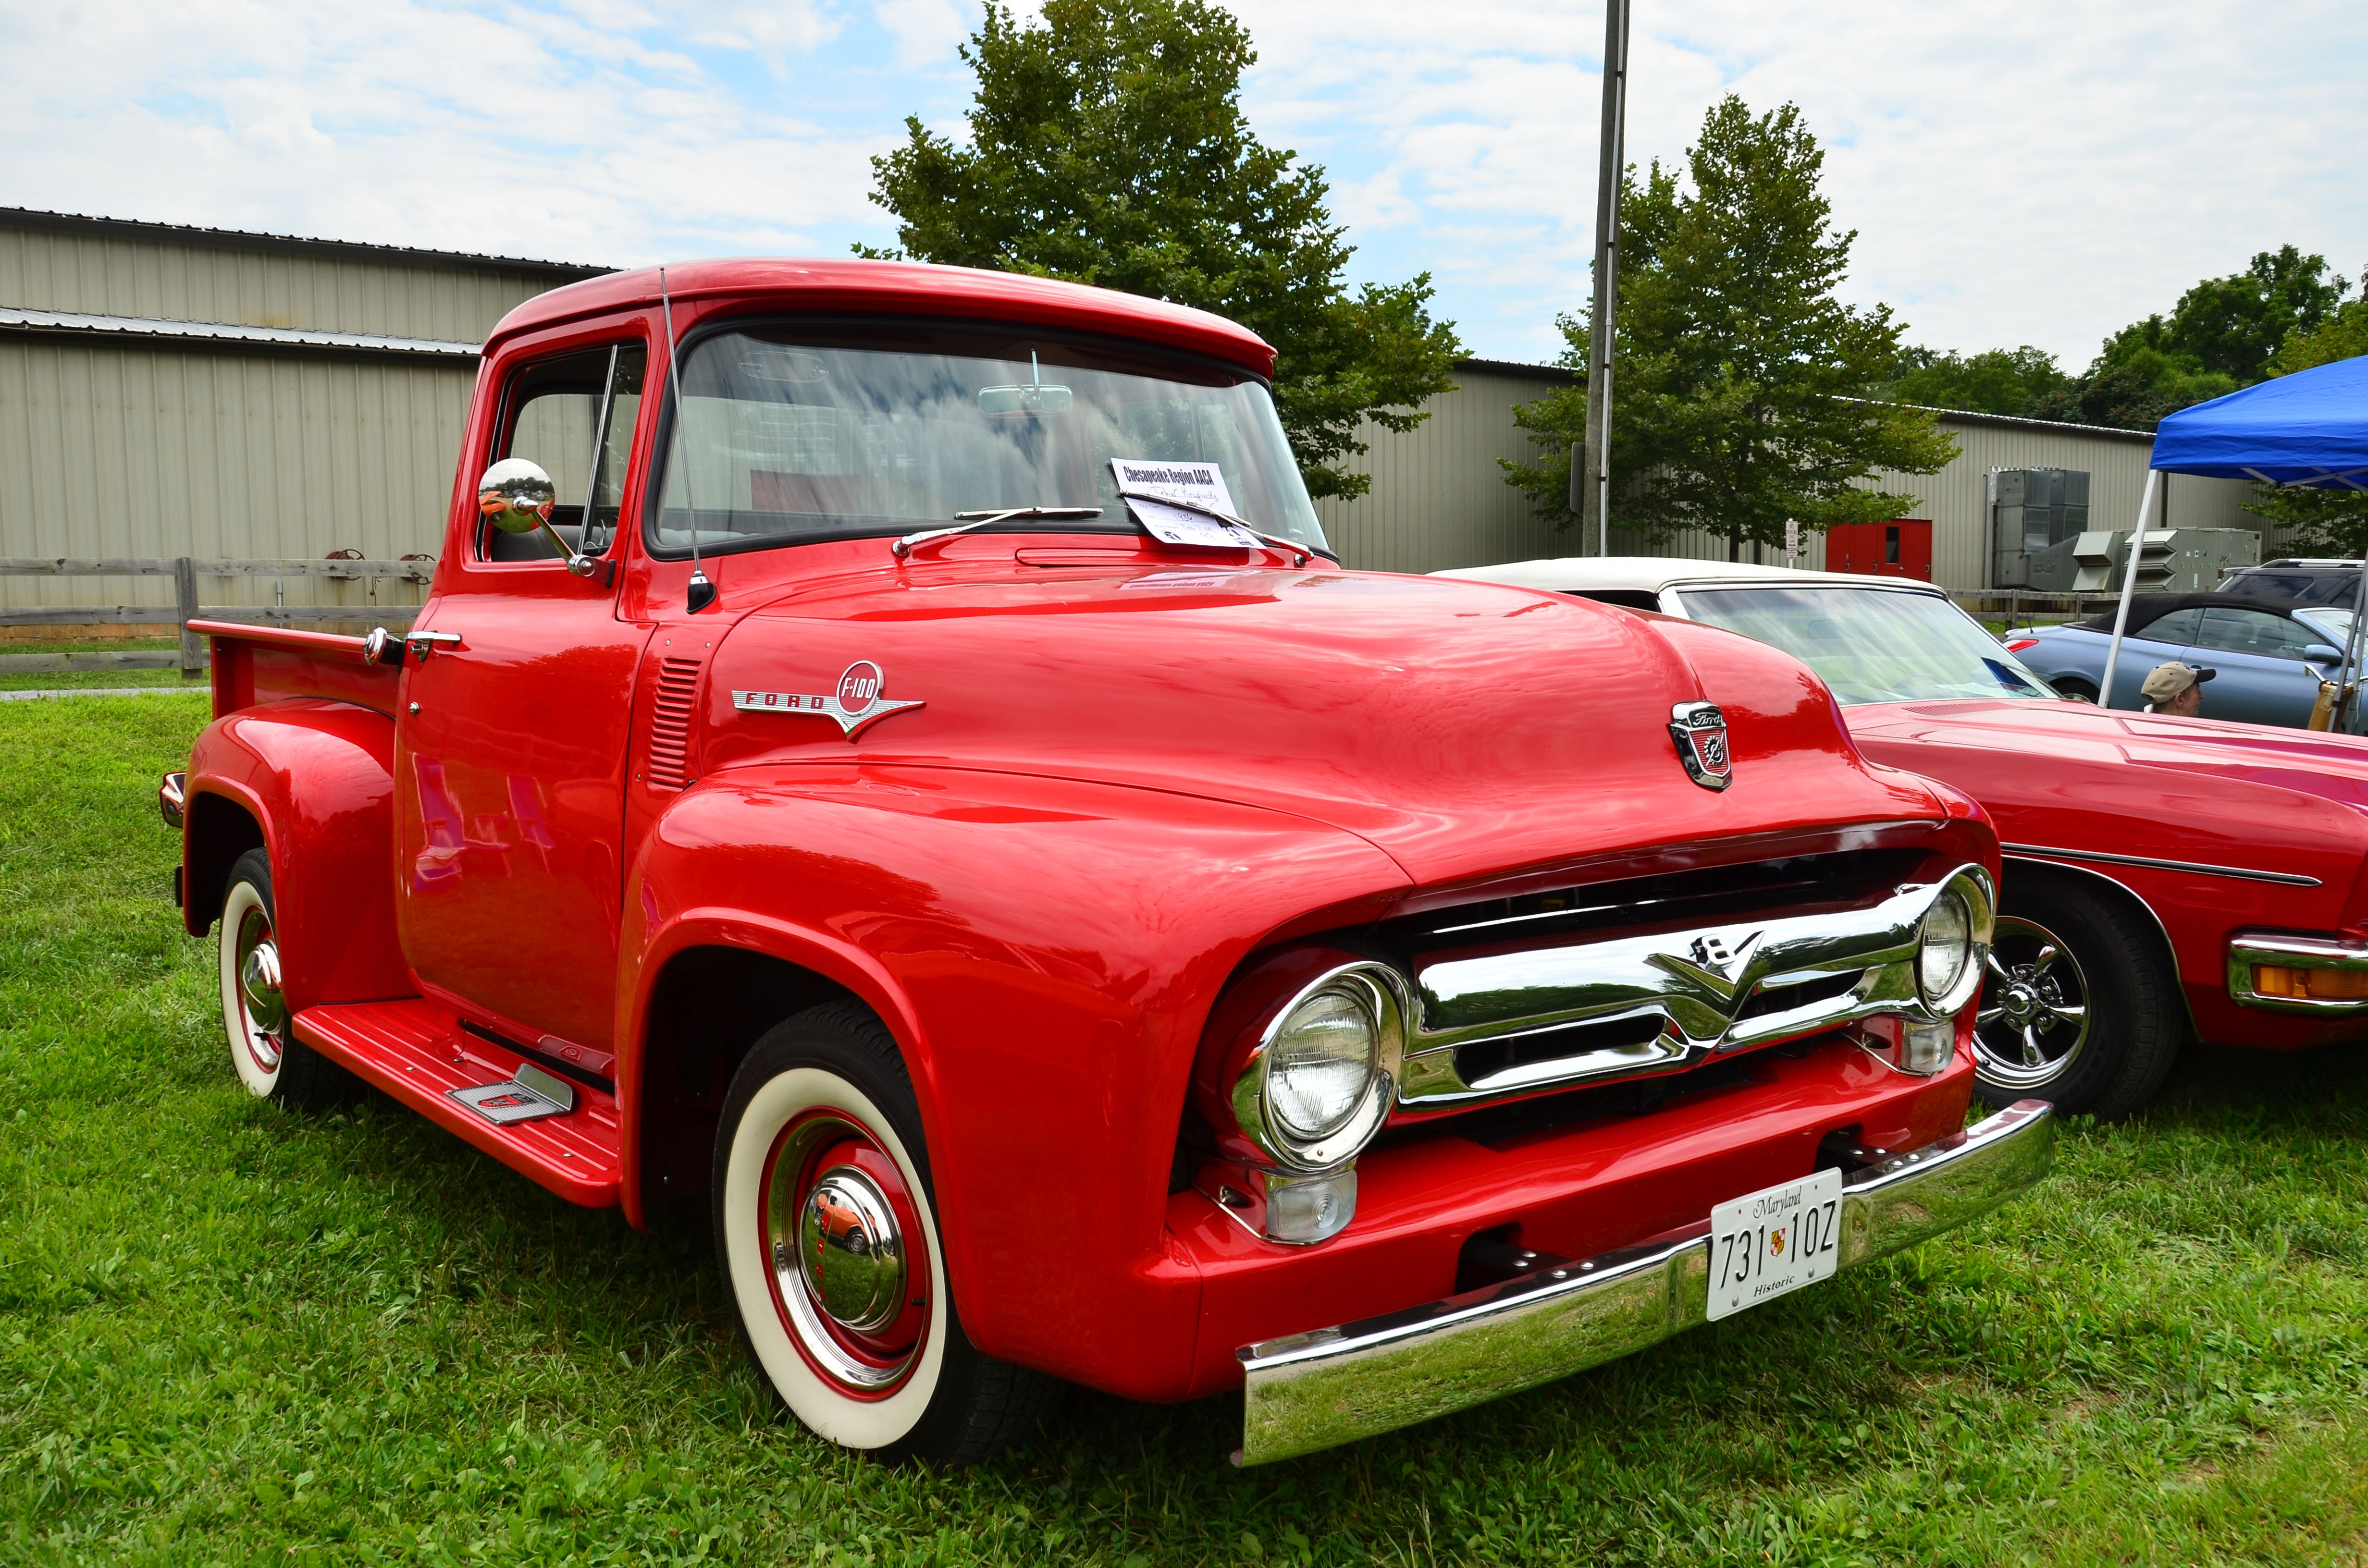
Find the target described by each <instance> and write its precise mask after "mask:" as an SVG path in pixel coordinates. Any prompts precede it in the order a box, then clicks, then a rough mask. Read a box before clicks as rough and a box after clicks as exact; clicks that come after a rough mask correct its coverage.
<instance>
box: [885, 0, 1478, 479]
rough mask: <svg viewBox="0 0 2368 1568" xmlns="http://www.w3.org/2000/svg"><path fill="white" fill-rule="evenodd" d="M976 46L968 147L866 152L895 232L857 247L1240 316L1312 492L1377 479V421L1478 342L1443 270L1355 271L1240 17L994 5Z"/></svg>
mask: <svg viewBox="0 0 2368 1568" xmlns="http://www.w3.org/2000/svg"><path fill="white" fill-rule="evenodd" d="M962 59H963V61H964V62H966V63H967V64H968V65H969V66H970V67H971V69H972V71H973V73H974V74H976V76H977V85H976V88H975V91H974V93H973V101H972V105H971V110H970V117H969V119H970V141H969V143H968V145H962V144H960V143H957V142H953V141H951V139H949V138H946V137H942V136H937V135H933V134H931V133H930V132H929V131H928V130H927V129H926V128H924V127H923V125H922V124H921V122H920V121H919V120H918V119H911V118H908V119H906V120H905V133H906V135H905V144H904V145H903V146H901V147H899V148H897V149H896V150H895V151H894V152H893V153H887V154H886V155H884V156H882V157H877V158H874V159H872V161H871V170H872V177H873V192H872V196H873V199H874V200H876V201H878V202H879V203H880V204H881V205H882V207H885V208H886V209H888V210H890V211H891V212H894V214H895V215H896V219H897V228H896V244H897V247H898V248H897V249H895V250H894V251H888V252H880V251H871V250H868V249H864V247H858V248H859V249H860V250H864V254H866V255H874V256H878V255H887V256H910V257H914V258H916V259H920V260H924V261H935V262H943V263H948V264H951V265H955V266H962V267H990V268H994V269H996V270H999V271H1005V272H1027V273H1034V274H1037V275H1039V276H1042V277H1048V278H1070V279H1074V280H1075V281H1077V282H1081V283H1094V284H1099V285H1100V286H1101V287H1103V288H1106V289H1121V290H1126V291H1128V292H1130V293H1135V294H1146V295H1150V296H1152V297H1154V298H1156V299H1162V300H1172V301H1177V302H1178V303H1179V304H1186V305H1193V306H1197V307H1199V308H1201V309H1202V310H1207V311H1214V312H1218V313H1220V314H1223V315H1226V316H1230V317H1232V318H1233V319H1234V320H1235V321H1237V322H1240V323H1241V324H1244V325H1245V326H1247V327H1249V328H1250V329H1251V330H1252V331H1254V332H1256V333H1258V335H1260V336H1262V337H1264V338H1265V339H1266V340H1267V341H1268V342H1269V343H1270V344H1272V345H1274V347H1275V355H1276V364H1275V403H1276V407H1277V409H1278V411H1279V412H1280V414H1281V417H1282V424H1283V428H1284V430H1285V431H1286V432H1287V433H1288V434H1289V436H1290V437H1291V445H1292V453H1293V455H1294V456H1295V457H1296V458H1297V460H1298V461H1299V465H1300V471H1301V472H1302V473H1303V474H1304V476H1305V477H1306V480H1307V488H1308V490H1309V491H1310V492H1311V493H1312V494H1316V495H1342V496H1353V495H1361V494H1364V492H1365V490H1366V488H1367V486H1368V484H1369V483H1370V482H1369V481H1368V480H1367V479H1366V478H1365V476H1363V475H1361V474H1354V473H1349V472H1345V471H1344V470H1343V469H1342V468H1341V467H1340V463H1341V460H1343V459H1344V458H1346V457H1349V455H1351V454H1354V453H1359V452H1362V451H1363V450H1364V449H1365V445H1364V443H1363V442H1361V441H1360V440H1358V439H1357V430H1358V426H1359V424H1360V421H1363V420H1371V421H1372V423H1373V424H1374V425H1377V426H1380V427H1382V428H1383V429H1385V430H1393V431H1398V432H1404V431H1407V430H1411V429H1413V428H1414V427H1415V426H1417V425H1418V424H1420V423H1421V422H1422V420H1423V419H1424V418H1426V417H1427V415H1423V414H1420V413H1417V412H1416V405H1417V404H1418V403H1421V402H1422V401H1423V400H1424V399H1425V398H1427V397H1429V396H1431V395H1432V394H1433V393H1436V392H1447V391H1450V390H1452V387H1453V385H1454V382H1453V381H1452V379H1451V376H1450V372H1451V370H1452V368H1453V366H1454V362H1455V360H1456V358H1457V357H1458V356H1459V355H1460V354H1461V353H1462V351H1463V350H1462V347H1461V346H1460V345H1459V344H1458V343H1457V341H1456V337H1455V329H1454V325H1453V324H1452V323H1449V322H1442V321H1434V320H1432V319H1431V316H1430V308H1429V307H1430V300H1431V292H1432V290H1431V283H1430V275H1429V274H1428V273H1424V274H1421V275H1419V276H1417V277H1416V278H1413V279H1412V280H1410V281H1408V282H1405V283H1398V284H1390V285H1376V284H1366V285H1365V286H1363V287H1362V288H1360V289H1358V290H1355V291H1354V292H1351V291H1350V290H1349V289H1348V288H1347V287H1346V286H1345V285H1344V283H1343V282H1342V280H1341V272H1342V269H1343V268H1344V267H1346V266H1347V265H1348V261H1349V256H1350V255H1351V254H1352V253H1351V248H1350V247H1349V244H1347V243H1346V241H1345V240H1344V239H1343V237H1342V236H1343V233H1344V231H1343V229H1342V227H1341V225H1339V224H1338V223H1336V222H1333V219H1332V215H1331V211H1330V209H1329V207H1328V206H1327V202H1326V198H1327V195H1328V187H1327V185H1326V180H1325V177H1324V171H1323V170H1322V169H1321V168H1319V167H1317V166H1315V165H1309V164H1303V163H1301V162H1299V161H1298V155H1297V154H1296V153H1292V152H1289V151H1286V150H1281V149H1277V148H1272V147H1269V146H1267V145H1265V144H1264V143H1263V142H1260V141H1259V140H1258V138H1257V136H1256V135H1254V134H1253V133H1252V132H1251V131H1250V128H1249V123H1248V121H1247V119H1245V118H1244V116H1243V114H1242V109H1241V76H1242V73H1243V71H1244V70H1246V69H1247V68H1248V66H1249V65H1251V64H1252V63H1253V62H1255V61H1256V60H1257V59H1258V55H1257V52H1256V51H1255V50H1253V49H1252V48H1251V45H1250V38H1249V34H1248V33H1247V31H1246V30H1245V29H1244V28H1243V27H1242V25H1241V24H1240V23H1239V22H1237V21H1235V19H1234V18H1233V17H1232V16H1230V15H1228V14H1227V13H1226V12H1225V11H1224V10H1223V9H1221V8H1219V7H1218V6H1213V5H1209V4H1205V3H1204V0H1047V3H1046V4H1045V6H1044V7H1043V12H1042V20H1041V22H1040V23H1036V24H1030V23H1026V22H1023V21H1022V20H1020V19H1019V18H1018V17H1015V15H1014V14H1013V13H1012V11H1011V10H1010V9H1008V7H1007V6H1003V5H1000V4H997V3H996V0H989V3H988V5H987V8H986V17H985V22H984V24H983V25H982V26H981V27H980V28H979V30H978V31H977V32H975V33H973V34H972V35H971V38H970V41H969V42H968V43H967V44H965V45H964V46H963V47H962Z"/></svg>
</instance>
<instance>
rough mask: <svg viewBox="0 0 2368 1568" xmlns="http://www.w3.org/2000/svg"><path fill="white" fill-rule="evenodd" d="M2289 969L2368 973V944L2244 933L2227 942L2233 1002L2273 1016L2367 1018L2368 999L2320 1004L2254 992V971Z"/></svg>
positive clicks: (2311, 998) (2264, 932)
mask: <svg viewBox="0 0 2368 1568" xmlns="http://www.w3.org/2000/svg"><path fill="white" fill-rule="evenodd" d="M2257 963H2267V964H2274V965H2278V966H2280V967H2283V968H2285V969H2333V970H2343V971H2349V972H2351V973H2355V974H2356V973H2359V972H2361V971H2368V945H2363V944H2361V943H2357V942H2346V941H2343V940H2341V939H2340V938H2339V937H2290V936H2281V935H2279V934H2278V933H2275V932H2271V931H2239V932H2237V934H2236V935H2235V936H2233V937H2229V938H2228V999H2229V1000H2230V1001H2232V1002H2235V1003H2236V1004H2237V1006H2243V1007H2259V1008H2260V1009H2261V1010H2262V1011H2264V1012H2271V1013H2317V1014H2318V1015H2320V1016H2322V1017H2324V1016H2325V1015H2327V1014H2329V1013H2332V1014H2335V1015H2337V1016H2339V1017H2340V1016H2342V1015H2345V1014H2351V1013H2368V998H2361V999H2358V1000H2340V1001H2338V1000H2329V1001H2324V1002H2322V1001H2320V1000H2318V999H2317V998H2316V997H2310V996H2264V995H2262V994H2260V992H2258V991H2256V990H2254V989H2253V966H2254V965H2255V964H2257Z"/></svg>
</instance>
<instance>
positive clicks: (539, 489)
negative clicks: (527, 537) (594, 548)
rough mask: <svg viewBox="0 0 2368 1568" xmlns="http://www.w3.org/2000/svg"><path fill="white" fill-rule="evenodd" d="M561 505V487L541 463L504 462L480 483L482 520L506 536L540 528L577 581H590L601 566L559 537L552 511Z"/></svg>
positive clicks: (516, 459) (515, 459)
mask: <svg viewBox="0 0 2368 1568" xmlns="http://www.w3.org/2000/svg"><path fill="white" fill-rule="evenodd" d="M558 501H559V486H557V485H555V484H553V483H551V475H549V474H547V473H545V472H542V466H541V464H540V463H536V462H532V461H530V460H528V459H525V458H504V459H503V460H501V461H499V462H497V463H495V465H494V466H493V467H491V468H489V469H487V470H486V471H485V477H484V478H483V479H481V480H479V481H477V513H478V515H479V516H480V517H484V519H485V521H486V522H488V523H491V524H492V525H493V526H494V527H495V528H499V529H501V530H502V532H504V533H506V534H523V533H532V532H533V531H534V530H535V529H537V528H541V530H542V537H543V538H545V539H547V540H550V541H551V547H552V549H553V550H555V551H559V555H560V559H561V560H563V561H564V562H567V569H568V570H569V571H570V572H573V573H574V574H575V575H577V576H578V577H589V576H590V575H592V574H593V573H594V572H595V571H596V570H598V567H599V564H600V563H599V562H597V561H595V560H593V559H592V558H591V557H590V556H588V555H585V554H583V553H581V552H579V551H574V550H570V549H569V548H568V547H567V541H566V540H563V539H561V538H560V537H559V530H558V529H556V528H552V526H551V509H552V506H555V505H556V504H557V503H558Z"/></svg>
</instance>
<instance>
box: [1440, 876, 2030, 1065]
mask: <svg viewBox="0 0 2368 1568" xmlns="http://www.w3.org/2000/svg"><path fill="white" fill-rule="evenodd" d="M1960 883H1963V884H1966V885H1967V891H1966V892H1965V894H1964V896H1965V897H1966V898H1967V902H1968V903H1970V904H1971V905H1972V910H1971V911H1970V913H1972V915H1974V921H1975V930H1974V940H1975V952H1974V954H1973V963H1974V966H1975V969H1978V968H1979V966H1980V964H1981V962H1982V959H1983V956H1984V954H1985V953H1986V951H1987V946H1988V942H1989V926H1990V916H1991V913H1992V911H1993V910H1994V909H1995V908H1996V895H1995V893H1994V892H1993V891H1992V889H1991V887H1990V881H1989V874H1988V873H1987V871H1985V870H1983V869H1982V868H1980V867H1979V866H1973V865H1967V866H1961V867H1959V868H1957V869H1955V870H1953V871H1952V872H1951V873H1949V875H1948V876H1946V877H1943V878H1941V879H1940V880H1939V881H1932V882H1927V883H1914V884H1910V885H1908V886H1907V887H1903V888H1901V889H1899V890H1898V891H1897V892H1895V893H1893V894H1892V895H1891V896H1890V897H1888V898H1886V899H1884V900H1883V901H1882V902H1881V903H1875V904H1873V905H1871V906H1869V907H1867V908H1864V909H1855V910H1842V911H1838V912H1833V913H1827V914H1820V915H1782V916H1776V917H1772V918H1765V919H1760V920H1755V921H1737V922H1734V923H1731V924H1724V925H1719V926H1702V927H1698V928H1693V929H1689V930H1682V931H1675V932H1665V933H1662V934H1659V935H1656V936H1646V937H1613V938H1611V939H1609V940H1605V941H1597V942H1581V943H1574V944H1569V945H1565V946H1560V947H1545V948H1531V949H1520V950H1516V951H1513V952H1504V953H1490V954H1484V955H1482V956H1479V957H1475V958H1448V959H1440V960H1430V961H1427V962H1426V961H1417V964H1416V967H1415V1003H1416V1006H1415V1020H1414V1028H1413V1029H1412V1030H1411V1031H1410V1034H1409V1037H1408V1040H1407V1042H1406V1057H1405V1062H1404V1066H1403V1071H1402V1073H1401V1074H1400V1077H1399V1083H1398V1104H1399V1105H1400V1106H1404V1107H1415V1108H1429V1107H1443V1106H1450V1105H1459V1106H1460V1105H1473V1104H1477V1103H1480V1102H1483V1101H1486V1100H1490V1099H1496V1098H1500V1097H1502V1096H1507V1095H1512V1094H1520V1093H1522V1092H1525V1091H1527V1090H1531V1089H1535V1088H1539V1087H1543V1086H1545V1085H1557V1084H1568V1083H1576V1082H1580V1081H1600V1080H1602V1079H1605V1078H1609V1077H1613V1076H1627V1075H1630V1074H1641V1073H1660V1072H1671V1071H1677V1070H1680V1069H1682V1068H1685V1067H1690V1066H1692V1065H1694V1064H1695V1063H1697V1062H1702V1061H1703V1060H1704V1059H1706V1058H1708V1057H1710V1056H1712V1055H1714V1054H1716V1053H1717V1052H1719V1051H1733V1050H1737V1049H1741V1048H1744V1047H1748V1046H1755V1045H1766V1044H1772V1043H1774V1042H1776V1041H1778V1040H1790V1039H1795V1038H1798V1037H1799V1036H1802V1035H1805V1034H1814V1033H1817V1032H1819V1031H1821V1030H1825V1029H1830V1028H1836V1027H1838V1026H1839V1025H1841V1024H1845V1023H1849V1022H1851V1021H1853V1020H1855V1019H1859V1018H1863V1017H1872V1016H1873V1015H1874V1014H1877V1013H1904V1014H1907V1015H1909V1016H1911V1017H1919V1018H1925V1019H1934V1018H1941V1017H1952V1016H1953V1015H1954V1013H1955V1011H1956V1008H1955V1007H1950V1006H1941V1005H1940V1004H1941V1003H1945V1002H1948V1001H1950V1000H1952V999H1953V1000H1954V1001H1955V1002H1956V1004H1957V1006H1963V1005H1964V1003H1965V1002H1967V1001H1970V1000H1971V999H1972V998H1971V994H1970V992H1968V993H1967V994H1965V995H1963V996H1954V997H1953V998H1952V997H1943V998H1938V999H1935V1000H1928V999H1927V998H1925V997H1924V996H1923V994H1921V991H1920V989H1919V987H1918V981H1917V955H1918V943H1919V940H1920V937H1921V931H1922V926H1923V921H1924V917H1925V915H1926V914H1927V913H1928V912H1929V911H1930V909H1931V907H1932V905H1933V904H1934V903H1936V902H1938V901H1939V899H1940V898H1941V894H1942V892H1944V891H1945V890H1947V889H1949V888H1951V887H1952V886H1954V885H1957V884H1960ZM1960 979H1961V980H1962V979H1963V975H1962V974H1961V976H1960ZM1816 982H1828V983H1835V984H1839V985H1842V986H1844V987H1845V988H1844V989H1842V990H1840V991H1839V994H1829V995H1826V996H1822V997H1814V998H1811V999H1810V1000H1807V1001H1805V1002H1798V1003H1796V1004H1795V1005H1793V1006H1789V1007H1782V1008H1778V1009H1775V1010H1772V1011H1770V1012H1765V1013H1762V1014H1759V1016H1758V1017H1741V1016H1740V1015H1742V1014H1743V1012H1744V1011H1745V1009H1746V1008H1747V1007H1748V1006H1749V1005H1750V1004H1751V1002H1752V1001H1753V999H1754V998H1755V997H1758V996H1759V995H1762V994H1765V993H1767V992H1770V991H1773V990H1779V989H1782V988H1783V987H1786V986H1793V985H1801V984H1807V983H1816ZM1958 989H1964V988H1963V986H1962V985H1960V986H1959V987H1958ZM1656 1019H1657V1020H1658V1021H1659V1024H1660V1028H1658V1029H1657V1030H1656V1031H1655V1032H1654V1033H1653V1034H1652V1035H1651V1037H1650V1038H1649V1039H1644V1038H1637V1036H1639V1035H1641V1034H1642V1032H1643V1029H1644V1028H1645V1027H1648V1026H1649V1024H1650V1022H1651V1021H1652V1020H1656ZM1628 1022H1634V1023H1636V1024H1637V1025H1638V1026H1639V1028H1638V1029H1637V1030H1636V1031H1634V1032H1633V1033H1632V1034H1631V1036H1630V1038H1627V1039H1625V1040H1619V1041H1616V1042H1603V1043H1597V1044H1592V1045H1590V1044H1589V1043H1588V1040H1587V1038H1586V1036H1585V1034H1584V1033H1581V1034H1579V1036H1578V1038H1575V1039H1573V1040H1571V1041H1570V1044H1569V1046H1568V1048H1567V1050H1566V1051H1564V1052H1563V1053H1561V1054H1556V1055H1551V1056H1547V1057H1545V1058H1543V1059H1542V1060H1537V1061H1531V1062H1514V1063H1512V1064H1510V1065H1508V1066H1504V1067H1500V1068H1497V1069H1496V1070H1494V1071H1490V1072H1486V1074H1482V1075H1479V1076H1476V1077H1467V1076H1466V1072H1467V1068H1466V1064H1465V1063H1464V1062H1463V1061H1462V1060H1461V1058H1460V1056H1459V1052H1460V1051H1463V1049H1464V1048H1465V1047H1467V1046H1472V1045H1474V1044H1480V1043H1486V1042H1496V1041H1511V1040H1532V1041H1538V1042H1539V1043H1543V1040H1540V1037H1543V1036H1549V1035H1553V1034H1556V1033H1560V1032H1562V1031H1565V1030H1573V1031H1586V1030H1588V1028H1590V1026H1593V1027H1601V1026H1614V1025H1619V1024H1622V1023H1628Z"/></svg>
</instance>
